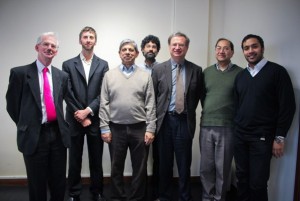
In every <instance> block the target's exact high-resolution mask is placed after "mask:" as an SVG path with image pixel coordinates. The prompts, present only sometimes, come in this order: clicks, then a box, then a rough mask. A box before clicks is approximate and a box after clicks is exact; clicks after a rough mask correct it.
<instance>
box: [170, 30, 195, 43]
mask: <svg viewBox="0 0 300 201" xmlns="http://www.w3.org/2000/svg"><path fill="white" fill-rule="evenodd" d="M176 36H182V37H184V38H185V40H186V41H185V44H186V46H189V44H190V39H189V38H188V37H187V36H186V35H185V34H184V33H181V32H176V33H173V34H171V35H170V36H169V38H168V44H169V45H170V43H171V40H172V38H174V37H176Z"/></svg>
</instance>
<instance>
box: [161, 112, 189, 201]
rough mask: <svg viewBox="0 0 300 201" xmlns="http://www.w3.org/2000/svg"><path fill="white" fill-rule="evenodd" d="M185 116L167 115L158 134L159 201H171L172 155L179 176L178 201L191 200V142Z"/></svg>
mask: <svg viewBox="0 0 300 201" xmlns="http://www.w3.org/2000/svg"><path fill="white" fill-rule="evenodd" d="M190 136H191V135H190V134H189V131H188V125H187V117H186V115H172V114H167V115H166V117H165V119H164V122H163V125H162V128H161V131H160V132H159V134H158V136H157V137H158V144H159V145H158V146H159V200H161V201H167V200H172V197H173V192H172V179H173V163H174V153H175V157H176V162H177V167H178V175H179V200H182V201H188V200H192V198H191V192H190V191H191V186H190V174H191V171H190V168H191V161H192V141H193V139H191V137H190Z"/></svg>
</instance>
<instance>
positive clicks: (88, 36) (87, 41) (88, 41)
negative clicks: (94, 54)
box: [79, 31, 96, 51]
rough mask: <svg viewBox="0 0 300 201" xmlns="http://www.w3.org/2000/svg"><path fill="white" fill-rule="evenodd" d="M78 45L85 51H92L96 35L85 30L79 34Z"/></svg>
mask: <svg viewBox="0 0 300 201" xmlns="http://www.w3.org/2000/svg"><path fill="white" fill-rule="evenodd" d="M79 43H80V45H81V46H82V49H84V50H86V51H93V49H94V46H95V45H96V36H95V33H93V32H92V31H86V32H83V33H82V34H81V37H80V40H79Z"/></svg>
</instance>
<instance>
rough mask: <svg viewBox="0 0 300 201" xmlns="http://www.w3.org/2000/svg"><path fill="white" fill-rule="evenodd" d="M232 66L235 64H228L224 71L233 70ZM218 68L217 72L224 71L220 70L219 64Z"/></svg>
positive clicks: (217, 64)
mask: <svg viewBox="0 0 300 201" xmlns="http://www.w3.org/2000/svg"><path fill="white" fill-rule="evenodd" d="M232 66H233V64H232V63H231V62H230V63H229V64H228V66H227V67H226V68H225V70H223V71H228V70H229V69H231V68H232ZM216 67H217V70H220V71H222V70H221V69H220V65H219V63H216Z"/></svg>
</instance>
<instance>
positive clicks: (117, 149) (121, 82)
mask: <svg viewBox="0 0 300 201" xmlns="http://www.w3.org/2000/svg"><path fill="white" fill-rule="evenodd" d="M138 54H139V51H138V48H137V44H136V43H135V42H134V41H133V40H130V39H126V40H123V41H122V42H121V44H120V48H119V55H120V58H121V60H122V64H121V65H119V66H118V67H116V68H114V69H112V70H110V71H108V72H107V73H106V74H105V76H104V79H103V83H102V89H101V100H100V110H99V117H100V128H101V136H102V139H103V141H104V142H107V143H109V149H110V155H111V200H126V199H127V196H126V192H125V189H124V182H123V171H124V164H125V159H126V154H127V149H128V148H129V150H130V156H131V163H132V182H131V192H130V196H129V199H127V200H137V201H138V200H141V201H142V200H145V195H146V183H147V182H146V181H147V159H148V152H149V145H150V144H151V143H152V142H153V140H154V132H155V129H156V106H155V97H154V89H153V84H152V78H151V76H150V74H149V73H147V72H145V71H143V70H142V69H140V68H139V67H137V66H136V65H135V58H136V57H137V56H138Z"/></svg>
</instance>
